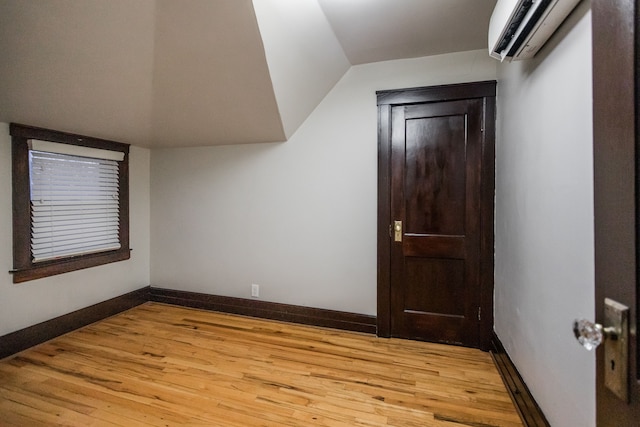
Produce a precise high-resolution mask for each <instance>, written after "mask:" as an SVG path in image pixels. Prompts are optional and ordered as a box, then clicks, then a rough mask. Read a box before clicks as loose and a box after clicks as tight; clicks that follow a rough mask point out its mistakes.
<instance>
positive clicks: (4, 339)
mask: <svg viewBox="0 0 640 427" xmlns="http://www.w3.org/2000/svg"><path fill="white" fill-rule="evenodd" d="M147 301H149V287H148V286H147V287H144V288H141V289H138V290H135V291H133V292H129V293H128V294H124V295H120V296H118V297H115V298H111V299H109V300H107V301H103V302H100V303H98V304H94V305H92V306H89V307H85V308H82V309H80V310H76V311H74V312H71V313H69V314H65V315H63V316H59V317H56V318H54V319H51V320H47V321H45V322H42V323H38V324H36V325H33V326H29V327H27V328H24V329H20V330H19V331H15V332H11V333H9V334H7V335H3V336H1V337H0V359H3V358H5V357H7V356H11V355H12V354H15V353H18V352H20V351H22V350H26V349H27V348H29V347H33V346H34V345H37V344H41V343H43V342H45V341H49V340H50V339H52V338H55V337H58V336H60V335H64V334H66V333H67V332H71V331H73V330H76V329H78V328H82V327H83V326H87V325H89V324H91V323H94V322H97V321H99V320H102V319H106V318H107V317H110V316H113V315H114V314H118V313H121V312H123V311H125V310H128V309H130V308H133V307H135V306H138V305H140V304H144V303H145V302H147Z"/></svg>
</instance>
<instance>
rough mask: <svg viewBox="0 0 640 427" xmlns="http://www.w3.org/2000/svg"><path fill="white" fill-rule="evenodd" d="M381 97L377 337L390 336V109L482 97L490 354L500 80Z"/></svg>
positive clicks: (483, 295)
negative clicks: (497, 111)
mask: <svg viewBox="0 0 640 427" xmlns="http://www.w3.org/2000/svg"><path fill="white" fill-rule="evenodd" d="M376 94H377V97H378V248H377V249H378V272H377V273H378V289H377V296H378V301H377V333H378V336H381V337H389V336H391V305H390V304H391V242H392V238H391V236H390V228H389V227H390V225H391V222H392V218H391V172H392V170H391V127H390V122H391V120H390V119H391V109H392V107H393V106H397V105H407V104H416V103H426V102H441V101H453V100H463V99H478V98H481V99H483V107H484V118H483V123H484V128H483V132H482V134H483V139H482V147H481V150H482V154H481V162H482V165H481V196H480V197H481V208H480V212H479V215H480V222H481V224H482V225H481V237H480V254H481V255H480V283H479V287H480V327H479V331H480V332H479V337H478V343H479V348H481V349H483V350H488V349H489V348H490V344H491V336H492V331H493V274H494V196H495V96H496V82H495V81H483V82H476V83H462V84H452V85H443V86H431V87H420V88H411V89H397V90H386V91H378V92H376Z"/></svg>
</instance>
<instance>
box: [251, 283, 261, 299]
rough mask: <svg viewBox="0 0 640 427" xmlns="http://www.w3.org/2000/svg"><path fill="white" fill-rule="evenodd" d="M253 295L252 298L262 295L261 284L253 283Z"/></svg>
mask: <svg viewBox="0 0 640 427" xmlns="http://www.w3.org/2000/svg"><path fill="white" fill-rule="evenodd" d="M251 297H252V298H259V297H260V285H256V284H255V283H254V284H253V285H251Z"/></svg>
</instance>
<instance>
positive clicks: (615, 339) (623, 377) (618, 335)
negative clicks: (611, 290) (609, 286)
mask: <svg viewBox="0 0 640 427" xmlns="http://www.w3.org/2000/svg"><path fill="white" fill-rule="evenodd" d="M603 323H604V328H605V330H608V331H611V333H609V334H608V336H607V339H605V340H604V364H605V366H604V385H605V387H607V388H608V389H609V390H611V391H612V392H613V393H614V394H615V395H616V396H618V398H620V399H621V400H623V401H625V402H629V307H627V306H626V305H623V304H620V303H619V302H617V301H614V300H612V299H609V298H605V300H604V322H603Z"/></svg>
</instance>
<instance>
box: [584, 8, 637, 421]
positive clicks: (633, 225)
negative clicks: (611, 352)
mask: <svg viewBox="0 0 640 427" xmlns="http://www.w3.org/2000/svg"><path fill="white" fill-rule="evenodd" d="M639 3H640V2H639V1H638V0H593V1H592V3H591V18H592V37H593V43H592V48H593V52H592V62H593V64H592V69H593V163H594V239H595V241H594V245H595V247H594V250H595V313H596V321H597V322H599V323H603V320H604V298H605V297H608V298H612V299H614V300H616V301H619V302H621V303H622V304H625V305H627V306H628V307H629V309H630V317H629V326H630V329H631V334H630V339H629V347H630V348H629V379H630V381H629V396H630V402H631V404H627V403H626V402H623V401H622V400H620V399H618V398H617V397H615V396H614V395H613V394H612V393H611V392H610V391H609V390H607V389H606V387H605V386H604V365H605V364H604V349H603V348H602V347H604V346H602V345H601V346H600V347H598V349H597V350H596V423H597V425H599V426H600V425H602V426H605V425H625V423H629V425H631V424H630V423H633V422H637V419H638V417H640V383H639V382H638V378H639V376H640V357H639V352H638V341H637V333H638V330H637V328H638V326H639V323H640V322H638V320H639V319H638V317H639V316H638V309H639V307H638V305H639V302H638V295H637V294H638V290H639V286H638V277H639V271H638V268H639V267H640V258H639V256H640V251H638V248H639V246H638V245H639V244H640V234H638V233H639V232H640V227H639V226H640V223H638V213H639V211H638V209H639V208H640V186H639V185H640V176H639V174H640V157H639V155H640V153H639V147H638V144H639V143H640V134H639V126H638V123H639V119H638V113H639V111H638V105H639V104H638V92H639V90H640V87H639V84H640V83H639V80H638V78H639V74H640V73H639V66H640V64H639V62H640V57H639V47H640V34H639V32H640V28H639V27H640V23H639V19H640V18H639V14H640V11H639V10H638V9H639V7H640V6H639ZM614 414H615V416H613V415H614Z"/></svg>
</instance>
